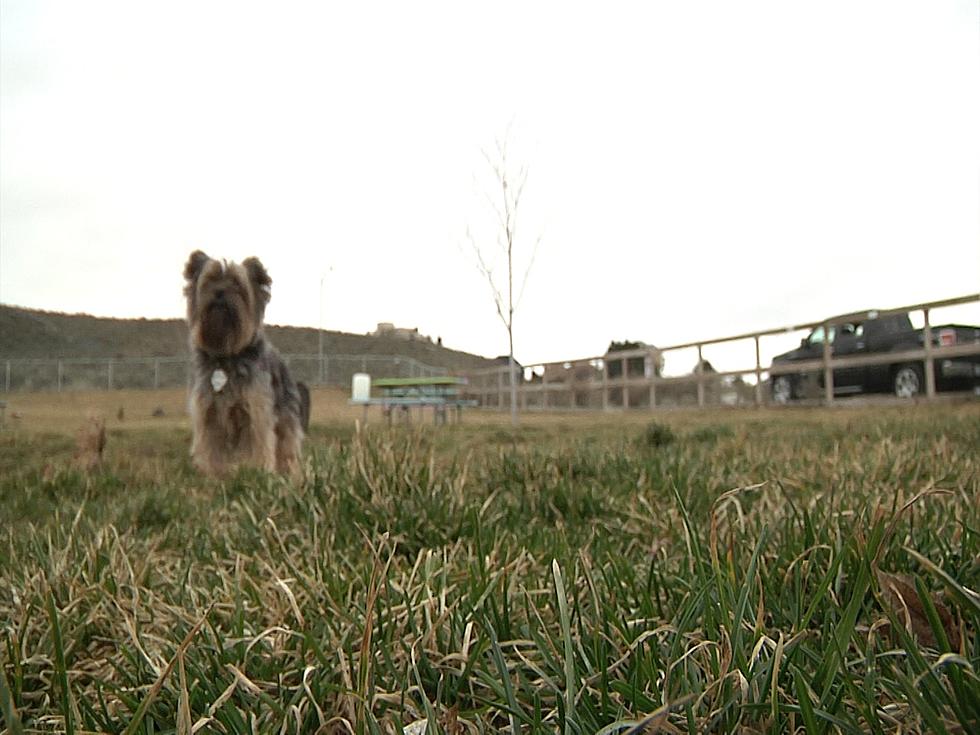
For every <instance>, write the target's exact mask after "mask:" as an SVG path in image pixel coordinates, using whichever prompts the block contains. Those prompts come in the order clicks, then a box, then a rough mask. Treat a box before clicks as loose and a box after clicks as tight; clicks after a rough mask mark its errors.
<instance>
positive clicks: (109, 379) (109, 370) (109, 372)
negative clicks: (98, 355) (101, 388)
mask: <svg viewBox="0 0 980 735" xmlns="http://www.w3.org/2000/svg"><path fill="white" fill-rule="evenodd" d="M106 377H107V382H106V385H107V386H108V389H109V390H112V358H111V357H110V358H109V363H108V366H107V370H106Z"/></svg>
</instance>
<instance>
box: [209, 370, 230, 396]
mask: <svg viewBox="0 0 980 735" xmlns="http://www.w3.org/2000/svg"><path fill="white" fill-rule="evenodd" d="M227 383H228V376H227V375H225V371H224V370H222V369H221V368H218V369H217V370H215V371H214V372H213V373H211V387H212V388H214V392H215V393H220V392H221V389H222V388H224V387H225V385H227Z"/></svg>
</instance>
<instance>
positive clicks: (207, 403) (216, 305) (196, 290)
mask: <svg viewBox="0 0 980 735" xmlns="http://www.w3.org/2000/svg"><path fill="white" fill-rule="evenodd" d="M184 279H185V281H186V287H185V288H184V294H185V296H186V297H187V323H188V327H189V331H190V334H189V337H190V347H191V352H192V353H193V358H194V366H193V383H192V385H191V395H190V415H191V426H192V429H193V441H192V444H191V457H192V459H193V462H194V465H195V466H196V467H197V468H198V469H199V470H201V471H202V472H204V473H206V474H209V475H216V476H220V475H224V474H226V473H227V472H228V471H230V470H231V469H233V468H235V467H237V466H250V467H257V468H259V469H262V470H268V471H276V472H280V473H283V474H286V475H293V476H295V475H297V474H298V473H299V470H300V457H301V451H302V445H303V438H304V436H305V434H306V431H307V430H308V429H309V423H310V392H309V389H308V388H307V387H306V386H305V385H304V384H303V383H298V382H296V381H294V380H293V378H292V376H291V375H290V374H289V370H288V369H287V367H286V363H285V362H283V360H282V357H280V356H279V353H278V352H277V351H276V349H275V348H274V347H273V346H272V345H271V344H270V343H269V341H268V340H267V339H266V338H265V336H264V335H263V333H262V327H263V320H264V317H265V307H266V305H267V304H268V303H269V299H270V297H271V294H272V291H271V286H272V279H271V278H270V277H269V274H268V273H267V272H266V269H265V267H264V266H263V265H262V263H261V261H259V259H258V258H246V259H245V260H243V261H242V262H241V263H234V262H228V261H224V260H216V259H214V258H211V257H209V256H208V255H206V254H205V253H203V252H201V251H200V250H195V251H194V252H193V253H191V255H190V258H189V259H188V260H187V265H186V266H185V267H184Z"/></svg>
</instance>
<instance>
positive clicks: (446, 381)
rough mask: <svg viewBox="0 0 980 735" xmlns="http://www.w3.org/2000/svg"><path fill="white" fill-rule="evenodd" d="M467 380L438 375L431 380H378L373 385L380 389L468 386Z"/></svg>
mask: <svg viewBox="0 0 980 735" xmlns="http://www.w3.org/2000/svg"><path fill="white" fill-rule="evenodd" d="M467 382H468V381H467V380H466V378H460V377H457V376H454V375H436V376H434V377H431V378H378V379H377V380H374V381H372V384H373V385H375V386H377V387H378V388H406V387H413V386H420V385H466V383H467Z"/></svg>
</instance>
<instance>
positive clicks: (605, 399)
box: [602, 358, 609, 411]
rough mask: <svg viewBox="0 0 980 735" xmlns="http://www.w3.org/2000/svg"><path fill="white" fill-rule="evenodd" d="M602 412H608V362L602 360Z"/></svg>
mask: <svg viewBox="0 0 980 735" xmlns="http://www.w3.org/2000/svg"><path fill="white" fill-rule="evenodd" d="M602 410H603V411H608V410H609V361H608V360H606V359H605V358H603V360H602Z"/></svg>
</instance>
